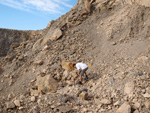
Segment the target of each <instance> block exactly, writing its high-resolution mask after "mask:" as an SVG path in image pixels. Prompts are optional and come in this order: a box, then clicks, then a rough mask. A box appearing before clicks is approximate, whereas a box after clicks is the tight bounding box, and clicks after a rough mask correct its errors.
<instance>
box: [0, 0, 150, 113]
mask: <svg viewBox="0 0 150 113" xmlns="http://www.w3.org/2000/svg"><path fill="white" fill-rule="evenodd" d="M149 31H150V2H149V0H142V1H138V0H78V2H77V4H76V5H75V6H74V7H73V8H72V9H71V10H70V11H69V12H68V13H66V14H65V15H63V16H62V17H60V18H58V19H57V20H55V21H51V22H49V23H48V25H47V28H45V29H43V30H39V31H16V30H8V29H0V113H57V112H58V113H61V112H63V113H66V112H67V113H72V112H74V113H150V84H149V83H150V71H149V68H150V54H149V53H150V32H149ZM76 62H84V63H86V64H88V66H89V69H88V71H87V73H88V76H89V79H88V80H87V81H85V80H84V81H83V85H78V84H77V82H78V81H79V78H78V76H77V74H76V73H77V70H73V67H72V64H73V63H76Z"/></svg>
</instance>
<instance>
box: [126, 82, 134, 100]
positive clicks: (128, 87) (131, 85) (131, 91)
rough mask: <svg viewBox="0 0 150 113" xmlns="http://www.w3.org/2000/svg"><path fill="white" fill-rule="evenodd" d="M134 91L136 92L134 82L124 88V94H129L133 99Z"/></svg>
mask: <svg viewBox="0 0 150 113" xmlns="http://www.w3.org/2000/svg"><path fill="white" fill-rule="evenodd" d="M133 91H134V82H128V83H126V84H125V88H124V93H125V94H127V95H128V96H129V97H132V96H133Z"/></svg>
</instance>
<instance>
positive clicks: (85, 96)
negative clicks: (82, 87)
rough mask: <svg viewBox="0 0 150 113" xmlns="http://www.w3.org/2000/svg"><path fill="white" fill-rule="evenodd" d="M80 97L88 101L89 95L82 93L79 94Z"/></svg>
mask: <svg viewBox="0 0 150 113" xmlns="http://www.w3.org/2000/svg"><path fill="white" fill-rule="evenodd" d="M79 97H80V98H82V99H84V100H88V93H87V92H81V93H80V94H79Z"/></svg>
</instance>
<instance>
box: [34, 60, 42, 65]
mask: <svg viewBox="0 0 150 113" xmlns="http://www.w3.org/2000/svg"><path fill="white" fill-rule="evenodd" d="M43 63H44V62H43V61H42V60H38V61H36V62H35V64H36V65H42V64H43Z"/></svg>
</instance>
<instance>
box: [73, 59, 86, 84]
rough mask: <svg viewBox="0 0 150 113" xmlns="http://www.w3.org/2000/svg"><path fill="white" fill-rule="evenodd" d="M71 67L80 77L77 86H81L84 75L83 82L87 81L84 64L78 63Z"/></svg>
mask: <svg viewBox="0 0 150 113" xmlns="http://www.w3.org/2000/svg"><path fill="white" fill-rule="evenodd" d="M73 67H74V68H76V69H77V70H78V71H79V73H78V76H80V81H79V84H82V79H83V76H84V75H85V80H88V76H87V73H86V71H87V69H88V66H87V65H86V64H84V63H82V62H79V63H76V64H73Z"/></svg>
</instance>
